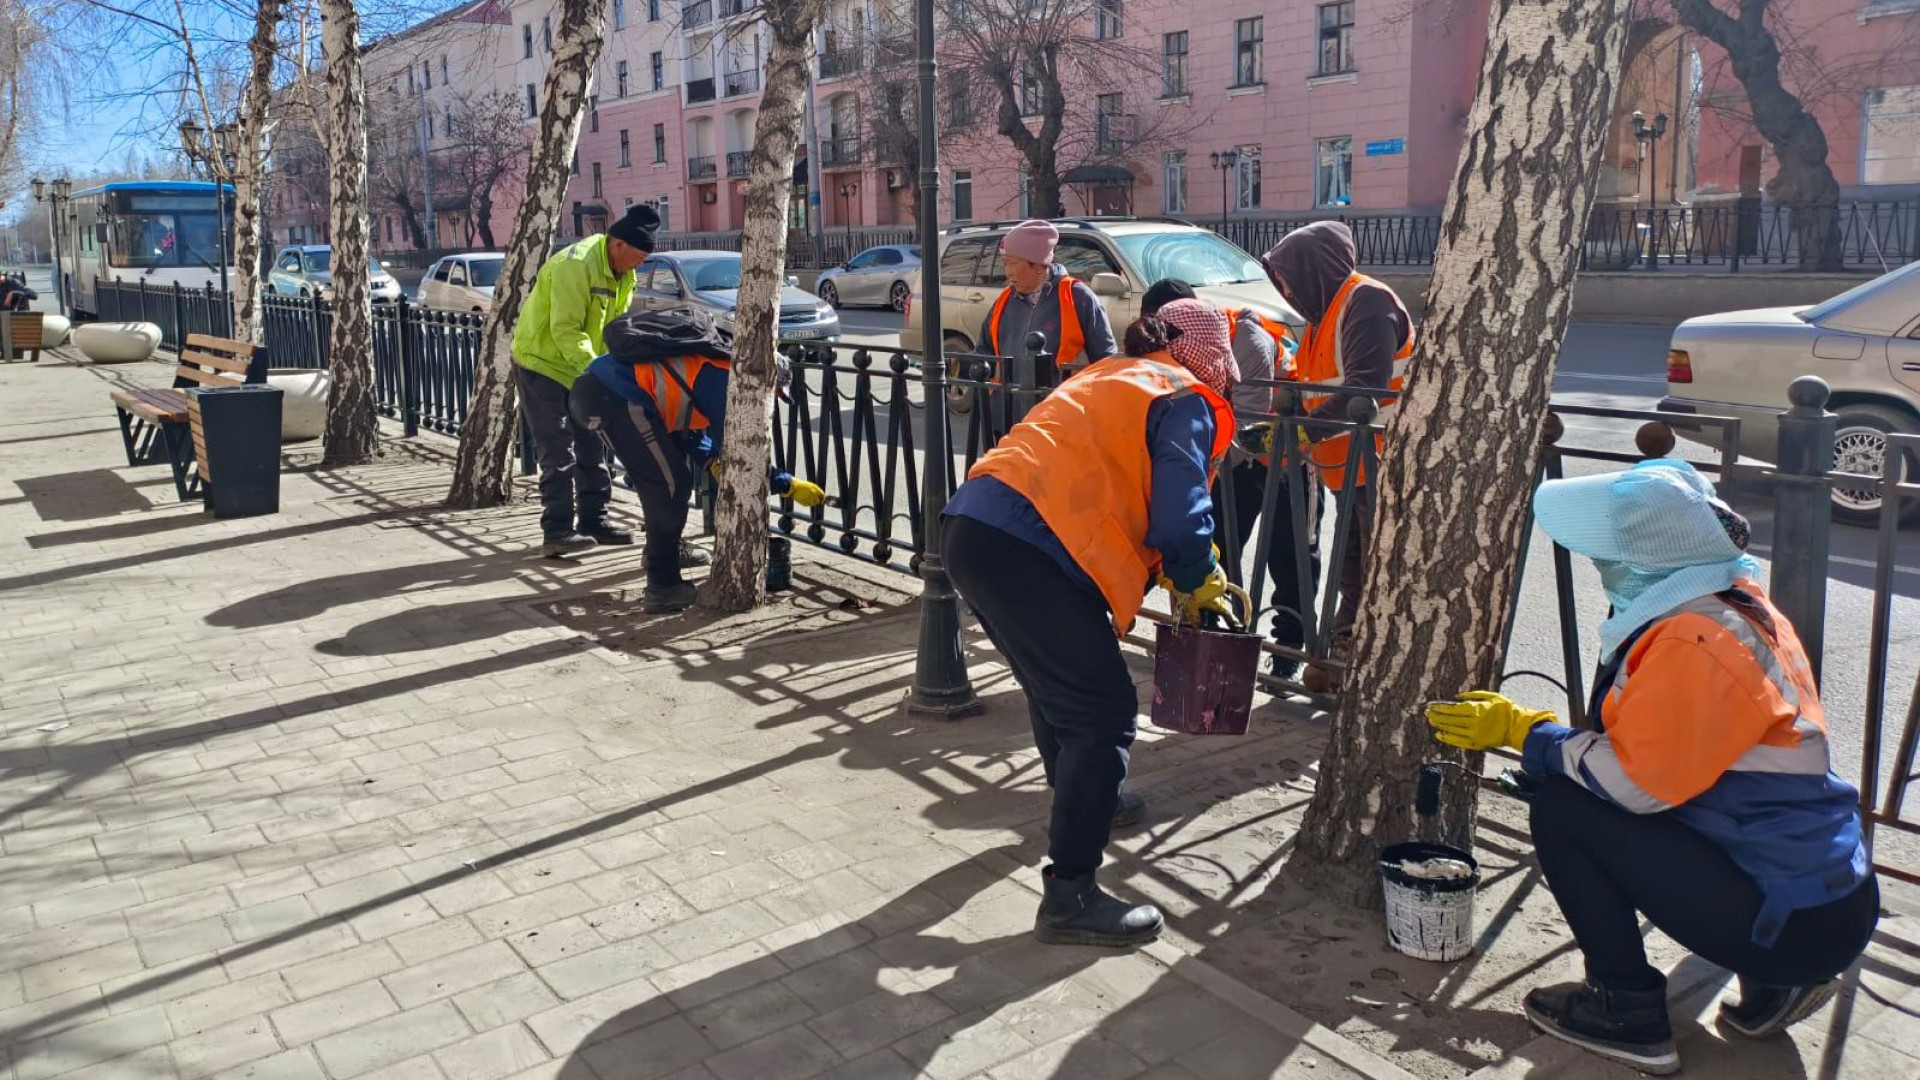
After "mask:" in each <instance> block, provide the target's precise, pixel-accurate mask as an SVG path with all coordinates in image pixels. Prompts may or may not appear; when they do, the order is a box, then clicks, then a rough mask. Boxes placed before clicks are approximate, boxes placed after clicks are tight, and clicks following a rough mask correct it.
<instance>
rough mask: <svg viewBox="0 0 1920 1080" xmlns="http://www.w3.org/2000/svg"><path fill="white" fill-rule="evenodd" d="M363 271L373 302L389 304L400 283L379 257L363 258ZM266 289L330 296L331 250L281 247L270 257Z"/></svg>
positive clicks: (283, 293) (313, 246) (318, 246)
mask: <svg viewBox="0 0 1920 1080" xmlns="http://www.w3.org/2000/svg"><path fill="white" fill-rule="evenodd" d="M367 274H368V277H369V279H370V284H371V285H372V291H373V302H374V303H376V304H391V303H394V302H396V301H398V300H399V299H400V297H401V295H402V293H401V291H400V283H399V282H398V281H395V280H394V279H393V275H392V274H389V273H387V268H386V267H384V266H382V265H380V260H378V259H373V258H369V259H368V260H367ZM267 291H268V292H270V293H272V294H274V295H275V296H318V297H319V298H320V299H322V300H331V299H333V249H332V248H331V247H328V246H326V245H325V244H309V245H306V246H304V247H287V248H281V249H280V254H279V255H278V256H276V257H275V258H274V260H273V271H272V273H270V274H268V275H267Z"/></svg>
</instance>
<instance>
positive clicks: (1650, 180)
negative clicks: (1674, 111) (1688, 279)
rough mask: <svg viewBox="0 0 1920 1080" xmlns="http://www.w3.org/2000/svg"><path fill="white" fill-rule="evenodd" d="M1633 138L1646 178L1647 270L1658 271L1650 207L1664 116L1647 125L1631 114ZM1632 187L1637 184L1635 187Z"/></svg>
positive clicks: (1656, 196)
mask: <svg viewBox="0 0 1920 1080" xmlns="http://www.w3.org/2000/svg"><path fill="white" fill-rule="evenodd" d="M1632 119H1633V138H1634V141H1635V142H1637V143H1639V144H1640V156H1641V158H1642V159H1644V160H1645V162H1646V166H1647V167H1646V168H1645V169H1644V170H1642V171H1643V172H1645V173H1646V174H1647V269H1649V270H1658V269H1660V261H1659V257H1660V244H1659V233H1658V232H1656V231H1655V229H1654V225H1655V222H1654V219H1653V215H1654V206H1655V204H1656V203H1658V202H1659V201H1660V183H1659V180H1658V179H1657V175H1658V173H1659V171H1660V139H1661V137H1662V136H1664V135H1665V134H1666V133H1667V114H1666V113H1656V114H1654V117H1653V123H1651V124H1649V123H1647V114H1646V113H1643V112H1641V111H1640V110H1639V109H1635V110H1633V118H1632ZM1635 186H1636V187H1637V186H1638V184H1636V185H1635Z"/></svg>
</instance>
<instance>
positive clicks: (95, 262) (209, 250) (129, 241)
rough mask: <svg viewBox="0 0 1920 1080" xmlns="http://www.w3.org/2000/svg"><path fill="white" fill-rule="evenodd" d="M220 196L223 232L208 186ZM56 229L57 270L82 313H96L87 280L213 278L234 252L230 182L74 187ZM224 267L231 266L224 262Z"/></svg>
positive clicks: (215, 281) (203, 281)
mask: <svg viewBox="0 0 1920 1080" xmlns="http://www.w3.org/2000/svg"><path fill="white" fill-rule="evenodd" d="M216 190H219V191H221V192H222V194H224V196H225V198H226V203H227V205H226V213H225V216H224V220H225V222H226V226H227V228H226V232H227V235H226V236H225V237H224V238H222V237H221V235H220V232H221V230H220V222H221V221H222V220H223V218H222V215H221V213H220V208H219V207H218V206H217V205H215V203H214V198H215V195H214V192H215V191H216ZM66 210H67V212H68V213H67V220H66V222H65V225H66V228H65V229H64V230H63V231H62V232H61V234H60V272H61V273H62V274H63V275H64V276H65V280H66V283H67V296H68V297H69V299H70V300H71V302H72V306H73V308H74V310H75V312H76V313H77V314H79V315H81V316H83V317H85V316H91V315H95V314H97V313H98V312H99V310H100V308H99V304H98V302H97V300H96V298H95V295H94V293H95V288H94V281H95V279H96V278H97V279H99V280H101V281H124V282H129V283H134V282H142V281H144V282H146V283H147V284H149V285H156V286H167V285H174V284H179V285H181V286H184V287H188V288H195V289H204V288H206V287H207V286H208V285H213V286H214V287H216V288H218V287H219V284H220V277H221V275H220V260H221V257H222V255H223V254H224V255H225V258H226V260H227V261H228V262H229V263H231V262H232V259H233V188H232V187H231V186H228V185H219V186H218V188H217V189H216V185H214V184H209V183H202V182H197V181H188V180H135V181H127V182H123V183H115V184H104V185H102V186H100V187H92V188H87V189H85V190H84V191H76V192H74V193H73V200H72V202H71V203H69V204H68V205H67V206H66ZM227 269H228V274H229V275H231V273H232V267H231V265H229V267H228V268H227Z"/></svg>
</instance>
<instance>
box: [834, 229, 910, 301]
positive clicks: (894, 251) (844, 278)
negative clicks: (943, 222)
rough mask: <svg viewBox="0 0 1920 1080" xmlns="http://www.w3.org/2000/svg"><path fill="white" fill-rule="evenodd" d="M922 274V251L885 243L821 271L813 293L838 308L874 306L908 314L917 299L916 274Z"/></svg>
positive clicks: (902, 245)
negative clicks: (914, 293)
mask: <svg viewBox="0 0 1920 1080" xmlns="http://www.w3.org/2000/svg"><path fill="white" fill-rule="evenodd" d="M919 272H920V249H919V248H916V247H910V246H908V245H905V244H885V245H882V246H880V247H870V248H868V249H867V250H865V251H863V252H861V253H860V254H858V255H855V256H854V257H853V258H851V259H848V260H847V261H846V262H843V263H841V264H840V265H839V266H835V267H830V268H828V269H826V270H822V271H820V280H819V281H818V282H816V283H815V284H814V287H813V291H814V292H817V293H819V294H820V299H822V300H825V301H826V302H827V303H828V304H831V305H832V306H834V307H853V306H855V305H859V304H872V305H877V306H881V307H888V308H892V309H893V310H895V311H905V310H907V301H908V299H909V298H911V297H912V296H913V282H914V275H916V274H918V273H919Z"/></svg>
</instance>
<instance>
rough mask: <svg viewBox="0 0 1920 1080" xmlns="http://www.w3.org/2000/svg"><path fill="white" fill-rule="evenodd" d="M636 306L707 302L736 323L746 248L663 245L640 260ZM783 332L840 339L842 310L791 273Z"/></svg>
mask: <svg viewBox="0 0 1920 1080" xmlns="http://www.w3.org/2000/svg"><path fill="white" fill-rule="evenodd" d="M633 302H634V307H635V308H637V309H639V310H641V311H662V310H667V309H671V308H684V307H689V306H696V307H703V308H706V309H707V310H708V311H709V312H711V313H712V314H713V316H714V318H715V320H716V321H718V322H719V323H720V325H722V326H724V327H726V328H727V329H729V330H731V329H733V313H734V305H736V304H738V303H739V302H740V253H739V252H737V251H663V252H660V253H658V254H655V255H653V256H651V257H649V258H648V259H647V261H646V262H644V263H642V264H640V269H639V271H638V272H637V277H636V280H635V282H634V290H633ZM780 336H781V337H782V338H788V339H793V340H800V341H838V340H840V316H839V315H837V314H835V313H834V310H833V309H832V308H831V307H828V306H827V305H826V303H825V302H823V301H822V300H821V299H820V298H819V297H817V296H815V295H813V294H812V293H810V292H807V291H806V290H804V289H802V288H800V287H799V285H798V284H797V283H796V280H795V279H794V278H791V277H790V278H788V279H787V284H786V287H785V288H783V289H782V290H781V292H780Z"/></svg>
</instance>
